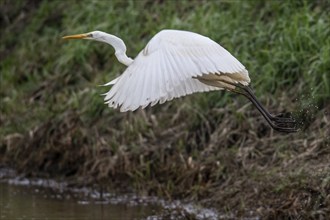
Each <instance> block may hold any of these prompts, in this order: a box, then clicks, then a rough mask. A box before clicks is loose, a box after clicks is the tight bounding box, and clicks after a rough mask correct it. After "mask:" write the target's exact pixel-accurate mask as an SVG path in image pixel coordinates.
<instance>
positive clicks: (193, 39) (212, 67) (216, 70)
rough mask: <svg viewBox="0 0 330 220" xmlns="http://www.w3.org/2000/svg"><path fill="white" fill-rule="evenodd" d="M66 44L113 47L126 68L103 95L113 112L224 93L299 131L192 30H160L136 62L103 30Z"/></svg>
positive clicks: (278, 125)
mask: <svg viewBox="0 0 330 220" xmlns="http://www.w3.org/2000/svg"><path fill="white" fill-rule="evenodd" d="M63 39H88V40H96V41H101V42H104V43H107V44H110V45H111V46H112V47H113V48H114V49H115V55H116V57H117V59H118V61H119V62H121V63H122V64H124V65H126V66H127V68H126V70H125V71H124V73H123V74H121V75H120V76H119V77H117V78H115V79H114V80H112V81H111V82H109V83H107V84H105V85H113V86H112V88H111V89H110V90H109V92H107V93H106V94H105V102H106V104H108V105H109V107H114V108H120V111H129V110H131V111H134V110H136V109H137V108H139V107H142V108H144V107H146V106H148V105H149V104H150V105H151V106H153V105H155V104H157V103H164V102H165V101H169V100H172V99H173V98H177V97H181V96H184V95H188V94H191V93H195V92H206V91H211V90H222V89H225V90H228V91H232V92H235V93H238V94H241V95H244V96H245V97H247V98H248V99H249V100H250V101H251V102H252V103H253V104H254V105H255V106H256V108H257V109H258V110H259V112H260V113H261V114H262V115H263V117H264V118H265V119H266V120H267V122H268V123H269V124H270V126H271V127H272V128H273V129H275V130H278V131H282V132H295V131H297V129H296V127H295V126H296V123H295V121H294V120H293V119H292V118H291V117H288V118H285V117H282V116H273V115H272V114H270V113H269V112H268V111H267V110H266V109H265V108H264V107H263V106H262V105H261V104H260V102H259V101H258V100H257V98H256V97H255V95H254V94H253V92H252V89H251V88H250V87H249V84H250V77H249V73H248V71H247V70H246V68H245V67H244V66H243V65H242V64H241V63H240V62H239V61H238V60H237V59H236V58H235V57H234V56H232V55H231V54H230V53H229V52H228V51H227V50H226V49H224V48H223V47H222V46H220V45H219V44H218V43H216V42H214V41H213V40H211V39H210V38H208V37H205V36H202V35H200V34H197V33H193V32H189V31H181V30H162V31H160V32H159V33H157V34H156V35H155V36H154V37H153V38H152V39H151V40H150V41H149V42H148V44H147V46H146V47H145V48H144V49H143V50H142V51H141V52H140V53H139V54H138V55H137V57H136V58H135V59H134V60H133V59H132V58H130V57H128V56H127V55H126V45H125V43H124V42H123V40H121V39H120V38H118V37H116V36H114V35H111V34H108V33H105V32H102V31H92V32H89V33H85V34H77V35H70V36H65V37H63Z"/></svg>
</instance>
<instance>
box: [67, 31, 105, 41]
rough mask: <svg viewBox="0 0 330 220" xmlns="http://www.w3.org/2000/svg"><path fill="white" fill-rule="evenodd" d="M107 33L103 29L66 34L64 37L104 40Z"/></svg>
mask: <svg viewBox="0 0 330 220" xmlns="http://www.w3.org/2000/svg"><path fill="white" fill-rule="evenodd" d="M104 36H105V33H104V32H102V31H92V32H88V33H84V34H75V35H69V36H64V37H62V39H87V40H96V41H102V42H104V41H105V39H104Z"/></svg>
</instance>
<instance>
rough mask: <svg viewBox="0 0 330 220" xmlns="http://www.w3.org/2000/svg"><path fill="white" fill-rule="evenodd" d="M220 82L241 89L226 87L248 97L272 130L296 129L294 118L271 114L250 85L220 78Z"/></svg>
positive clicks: (289, 130)
mask: <svg viewBox="0 0 330 220" xmlns="http://www.w3.org/2000/svg"><path fill="white" fill-rule="evenodd" d="M221 82H223V83H227V84H229V85H233V86H235V87H238V88H240V89H242V90H243V91H244V92H242V91H238V90H236V89H228V90H229V91H232V92H235V93H238V94H241V95H244V96H245V97H246V98H248V99H249V100H250V101H251V102H252V104H253V105H254V106H255V107H256V108H257V109H258V111H259V112H260V113H261V114H262V116H263V117H264V118H265V119H266V121H267V122H268V124H269V125H270V126H271V127H272V128H273V129H274V130H277V131H280V132H288V133H289V132H297V131H298V129H297V128H296V122H295V120H294V119H292V118H283V117H279V116H273V115H272V114H270V113H269V112H268V111H267V110H266V109H265V108H264V107H263V105H262V104H261V103H260V102H259V101H258V99H257V97H256V96H255V95H254V94H253V92H252V89H251V88H250V87H248V86H243V85H241V84H239V83H237V84H236V83H231V82H227V81H225V80H221Z"/></svg>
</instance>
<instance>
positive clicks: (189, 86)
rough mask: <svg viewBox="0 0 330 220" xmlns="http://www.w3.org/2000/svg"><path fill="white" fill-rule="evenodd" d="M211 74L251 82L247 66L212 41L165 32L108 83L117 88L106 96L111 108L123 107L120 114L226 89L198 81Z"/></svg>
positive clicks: (191, 35) (245, 82) (184, 33)
mask: <svg viewBox="0 0 330 220" xmlns="http://www.w3.org/2000/svg"><path fill="white" fill-rule="evenodd" d="M125 52H126V48H125ZM128 59H130V58H128ZM208 74H212V75H215V76H217V75H227V76H228V78H226V80H228V79H229V80H230V79H231V78H230V75H231V74H233V75H235V76H236V78H238V80H231V82H234V83H241V84H243V85H248V84H249V82H250V78H249V75H248V71H247V70H246V69H245V67H244V66H243V65H242V64H241V63H240V62H239V61H238V60H237V59H236V58H235V57H234V56H232V55H231V54H230V53H229V52H228V51H227V50H226V49H224V48H223V47H221V46H220V45H219V44H217V43H216V42H214V41H213V40H211V39H210V38H208V37H204V36H202V35H199V34H196V33H192V32H188V31H178V30H163V31H161V32H159V33H158V34H156V35H155V36H154V37H153V38H152V39H151V40H150V41H149V43H148V44H147V46H146V47H145V48H144V50H142V51H141V52H140V53H139V54H138V56H137V57H136V58H135V59H134V61H133V62H131V63H130V64H129V65H128V67H127V69H126V70H125V71H124V73H123V74H122V75H120V76H119V77H118V78H116V79H114V80H113V81H111V82H109V83H107V84H106V85H113V87H112V88H111V89H110V91H109V92H108V93H106V94H105V101H106V103H107V104H108V105H109V107H114V108H118V107H120V111H128V110H132V111H134V110H136V109H137V108H139V107H142V108H144V107H146V106H148V105H149V104H151V105H155V104H156V103H158V102H159V103H164V102H165V101H169V100H171V99H173V98H177V97H181V96H184V95H187V94H192V93H194V92H206V91H211V90H219V89H222V88H221V87H215V86H210V85H207V84H204V83H202V82H201V81H199V80H198V79H196V77H198V76H204V75H208ZM237 76H239V77H237ZM236 78H235V79H236Z"/></svg>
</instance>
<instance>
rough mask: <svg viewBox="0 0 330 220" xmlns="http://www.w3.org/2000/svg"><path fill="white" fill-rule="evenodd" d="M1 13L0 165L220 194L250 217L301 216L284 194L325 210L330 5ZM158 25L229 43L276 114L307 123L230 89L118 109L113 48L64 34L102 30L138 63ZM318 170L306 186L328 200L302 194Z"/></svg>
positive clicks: (152, 190)
mask: <svg viewBox="0 0 330 220" xmlns="http://www.w3.org/2000/svg"><path fill="white" fill-rule="evenodd" d="M0 8H1V10H0V13H1V15H2V16H1V20H0V22H1V23H0V24H1V27H2V28H1V38H0V42H1V44H0V124H1V128H0V141H1V142H0V152H1V154H2V155H1V154H0V155H1V156H0V162H1V163H4V164H9V165H11V166H14V167H16V168H17V169H19V170H21V171H22V172H25V173H30V175H32V173H33V174H34V175H47V174H49V175H50V177H53V176H56V175H66V176H75V175H76V176H84V177H85V178H87V179H88V180H89V181H90V182H93V181H96V182H102V184H112V183H113V185H114V186H119V185H124V186H133V187H134V189H136V190H138V191H143V192H147V193H148V194H157V195H161V196H164V197H167V198H192V199H195V200H199V201H202V203H203V204H208V202H207V201H208V199H211V201H212V204H213V205H216V207H217V208H218V209H219V210H221V211H229V212H230V211H234V210H240V212H239V213H240V214H239V215H242V216H246V213H245V212H244V209H245V208H249V209H251V210H259V211H260V210H261V211H260V213H257V214H258V215H260V216H272V215H273V214H274V213H275V216H273V217H281V216H282V217H283V216H295V215H294V213H295V212H294V210H295V209H294V208H295V207H294V206H293V205H292V206H290V207H289V208H283V207H282V206H281V205H280V204H282V203H283V204H284V203H285V202H287V201H288V198H287V197H286V194H287V193H289V192H291V193H296V194H297V195H298V197H297V198H298V201H299V202H301V204H302V206H303V204H304V203H303V202H304V201H305V200H304V198H306V197H303V195H305V196H307V197H308V198H310V199H311V200H310V201H312V202H313V201H319V200H320V201H321V202H320V203H321V204H323V206H320V207H318V208H315V207H314V206H312V204H307V203H306V204H307V205H306V207H307V208H306V207H305V208H306V210H309V211H306V213H305V212H304V213H303V214H302V215H301V216H302V217H315V216H316V217H317V216H318V215H322V213H326V212H327V213H330V211H329V209H326V208H324V207H326V205H327V204H329V201H328V200H327V198H328V197H326V195H324V191H325V190H327V189H329V187H330V186H329V181H327V182H326V181H325V180H322V178H320V177H319V176H321V175H324V173H325V174H326V173H327V172H330V171H329V169H326V167H327V166H326V164H327V163H328V162H327V161H329V160H330V158H329V157H330V156H329V155H330V152H329V142H330V140H329V138H326V137H327V136H328V134H329V133H330V131H329V121H330V120H329V115H328V114H329V113H327V111H328V109H329V105H330V37H329V36H330V28H329V23H330V13H329V11H330V4H329V2H328V1H315V2H314V1H299V2H298V1H285V2H284V1H236V2H229V1H223V2H221V1H180V2H175V1H164V2H163V1H156V2H154V1H87V0H86V1H59V0H57V1H23V0H21V1H14V2H12V1H9V0H8V1H6V0H5V1H1V3H0ZM162 29H184V30H190V31H194V32H197V33H200V34H203V35H205V36H208V37H210V38H211V39H213V40H215V41H216V42H218V43H220V44H221V45H222V46H224V47H225V48H226V49H227V50H229V51H230V52H231V53H232V54H233V55H234V56H235V57H236V58H237V59H238V60H240V61H241V62H242V63H243V64H244V65H245V66H246V68H247V69H248V70H249V73H250V77H251V79H252V87H253V88H254V90H255V92H256V95H257V96H258V97H259V98H260V100H261V102H263V103H264V104H265V106H266V107H267V108H269V109H270V111H271V112H282V111H289V112H294V113H295V114H296V115H297V116H299V117H300V118H301V120H302V121H304V123H305V130H303V131H302V132H300V133H297V134H291V135H282V134H279V133H276V132H273V131H272V130H271V129H270V128H268V127H267V125H266V124H265V122H264V121H263V119H262V118H261V117H260V116H259V115H258V113H257V111H256V110H255V109H253V108H251V107H250V106H249V105H247V103H248V102H247V100H245V99H244V98H241V97H237V95H232V94H228V93H225V92H221V93H218V92H211V93H205V94H194V95H191V96H188V97H185V98H182V99H177V100H173V101H171V102H168V103H166V104H163V105H157V106H155V107H153V108H150V107H148V108H147V109H146V110H144V111H137V112H135V113H120V112H119V111H117V110H113V109H110V108H108V107H107V106H106V105H104V104H103V97H102V96H100V94H101V93H104V92H106V91H107V89H108V88H104V87H99V86H98V85H101V84H104V83H106V82H108V81H110V80H111V79H113V78H114V77H115V76H118V75H119V74H121V73H122V72H123V71H124V69H125V66H123V65H122V64H120V63H119V62H118V61H117V60H116V58H115V56H114V50H113V49H112V47H110V46H108V45H105V44H101V43H96V42H90V41H83V40H81V41H64V40H62V39H61V37H62V36H64V35H69V34H78V33H84V32H89V31H93V30H102V31H105V32H109V33H112V34H114V35H117V36H118V37H120V38H122V39H123V40H124V41H125V43H126V45H127V48H128V51H127V53H128V55H129V56H131V57H135V56H136V55H137V54H138V52H139V51H140V50H141V49H143V48H144V46H145V45H146V44H147V42H148V41H149V40H150V39H151V38H152V37H153V36H154V35H155V34H156V33H157V32H159V31H160V30H162ZM311 149H313V150H311ZM189 158H190V159H189ZM189 161H190V162H189ZM300 167H303V168H302V169H303V170H301V169H300ZM320 167H325V168H324V169H321V170H320ZM267 170H268V171H267ZM302 173H303V174H304V175H302ZM315 175H316V177H315ZM313 177H315V179H314V180H313V181H310V185H309V186H310V187H312V188H313V187H315V188H317V186H318V185H321V188H317V189H313V190H316V191H317V192H318V193H319V194H317V193H316V194H317V195H321V196H315V195H316V194H315V193H314V194H313V193H309V191H306V190H305V189H306V181H307V182H308V180H309V179H310V178H313ZM323 179H324V178H323ZM325 179H327V180H329V178H328V177H326V178H325ZM110 180H113V181H110ZM115 180H116V181H115ZM130 181H131V183H130ZM116 182H117V183H118V182H119V184H117V185H116V184H115V183H116ZM307 185H308V184H307ZM251 187H252V188H254V189H255V190H256V191H253V192H254V193H252V192H251V191H248V190H247V189H249V188H251ZM267 187H268V188H267ZM224 189H226V190H224ZM304 190H305V191H304ZM237 192H240V193H238V194H237ZM304 193H306V194H304ZM276 195H277V196H278V197H279V198H281V199H282V200H276ZM299 196H300V197H299ZM272 198H273V199H272ZM204 199H205V200H204ZM203 201H204V202H203ZM224 201H226V202H224ZM242 201H244V202H243V203H242ZM306 201H307V200H306ZM249 204H250V205H249ZM262 204H264V206H263V205H262ZM290 204H291V203H290ZM299 204H300V203H299ZM246 206H247V207H246ZM260 207H261V208H260ZM279 207H282V208H279ZM258 208H259V209H258ZM272 210H273V212H272ZM245 211H246V210H245ZM272 213H273V214H272ZM315 213H321V214H315ZM276 214H277V215H276Z"/></svg>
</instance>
